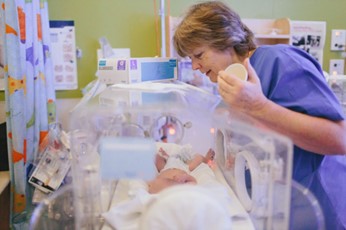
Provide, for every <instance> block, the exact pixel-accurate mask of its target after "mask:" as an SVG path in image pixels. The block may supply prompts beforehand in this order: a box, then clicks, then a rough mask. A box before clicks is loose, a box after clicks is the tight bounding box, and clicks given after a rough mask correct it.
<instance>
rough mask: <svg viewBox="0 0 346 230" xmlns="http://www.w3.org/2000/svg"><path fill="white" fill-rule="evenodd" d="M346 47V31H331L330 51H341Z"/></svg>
mask: <svg viewBox="0 0 346 230" xmlns="http://www.w3.org/2000/svg"><path fill="white" fill-rule="evenodd" d="M345 45H346V30H332V39H331V42H330V50H332V51H343V50H345Z"/></svg>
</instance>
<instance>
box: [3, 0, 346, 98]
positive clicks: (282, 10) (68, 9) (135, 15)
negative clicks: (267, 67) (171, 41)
mask: <svg viewBox="0 0 346 230" xmlns="http://www.w3.org/2000/svg"><path fill="white" fill-rule="evenodd" d="M196 2H199V0H172V1H170V4H169V5H170V14H171V15H172V16H180V15H182V13H183V12H184V11H185V10H186V8H187V7H188V6H189V5H190V4H193V3H196ZM225 2H228V3H229V4H230V6H231V7H232V8H233V9H235V10H236V11H238V13H239V14H240V16H241V17H243V18H273V19H274V18H280V17H288V18H290V19H291V20H306V21H326V22H327V34H326V43H325V49H324V61H323V69H324V70H325V71H328V69H329V59H335V58H337V59H338V58H341V53H340V52H332V51H330V50H329V48H330V33H331V30H332V29H346V16H345V15H346V14H345V12H344V10H345V9H346V1H345V0H332V1H330V0H261V1H259V0H228V1H226V0H225ZM48 4H49V17H50V19H51V20H74V22H75V27H76V46H77V47H79V48H80V49H82V51H83V57H82V58H81V59H79V60H78V62H77V66H78V81H79V84H78V86H79V89H78V90H72V91H58V92H57V97H58V98H71V97H81V96H82V94H81V89H82V88H84V87H85V86H86V85H87V84H88V83H89V82H90V81H92V80H93V79H95V72H96V66H97V60H96V50H97V49H98V48H99V42H98V39H99V38H100V37H102V36H105V37H107V39H108V40H109V42H110V43H111V45H112V46H113V47H114V48H124V47H127V48H130V49H131V55H132V56H134V57H153V56H155V55H159V53H158V51H157V50H156V34H155V11H154V0H94V1H92V0H48ZM156 4H157V8H159V6H160V0H156ZM166 7H167V8H168V0H166ZM158 36H160V35H158ZM158 39H159V41H160V37H158ZM0 100H4V94H3V92H1V93H0Z"/></svg>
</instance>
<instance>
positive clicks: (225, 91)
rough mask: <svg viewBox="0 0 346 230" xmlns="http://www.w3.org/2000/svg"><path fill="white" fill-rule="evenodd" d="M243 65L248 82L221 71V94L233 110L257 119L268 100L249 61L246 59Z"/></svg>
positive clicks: (219, 81) (219, 79) (219, 84)
mask: <svg viewBox="0 0 346 230" xmlns="http://www.w3.org/2000/svg"><path fill="white" fill-rule="evenodd" d="M243 64H244V66H245V68H246V69H247V72H248V80H247V81H243V80H241V79H239V78H238V77H237V76H234V75H231V74H228V73H226V72H225V71H220V72H219V76H218V86H219V94H220V95H221V97H222V99H223V100H224V101H225V103H226V104H228V105H229V106H230V107H231V108H232V109H235V110H238V111H240V112H243V113H246V114H248V115H250V116H254V117H256V113H258V112H260V111H261V109H262V108H263V107H264V106H265V104H266V103H267V102H268V99H267V98H266V97H265V96H264V95H263V93H262V88H261V83H260V80H259V78H258V76H257V73H256V71H255V70H254V69H253V67H252V66H251V64H250V61H249V59H248V58H247V59H245V61H244V63H243Z"/></svg>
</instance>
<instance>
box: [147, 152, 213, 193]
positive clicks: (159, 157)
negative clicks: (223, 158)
mask: <svg viewBox="0 0 346 230" xmlns="http://www.w3.org/2000/svg"><path fill="white" fill-rule="evenodd" d="M214 156H215V152H214V151H213V150H212V149H209V150H208V152H207V154H206V155H205V156H202V155H201V154H194V155H193V156H192V157H187V156H186V154H185V156H184V154H175V155H168V154H167V152H166V151H165V150H164V149H163V148H162V147H160V149H159V151H158V153H157V154H156V159H155V165H156V168H157V170H158V172H159V174H158V176H157V177H156V178H155V179H154V180H152V181H149V182H148V191H149V193H158V192H160V191H161V190H163V189H165V188H167V187H170V186H173V185H177V184H197V180H196V179H195V178H194V177H193V176H191V175H190V173H191V172H192V171H193V170H195V169H196V168H197V167H198V166H199V165H200V164H202V163H205V164H208V163H209V162H210V161H212V160H213V159H214Z"/></svg>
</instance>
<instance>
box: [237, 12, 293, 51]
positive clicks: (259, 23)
mask: <svg viewBox="0 0 346 230" xmlns="http://www.w3.org/2000/svg"><path fill="white" fill-rule="evenodd" d="M242 21H243V22H244V23H245V25H247V26H248V27H249V29H250V30H252V32H253V33H254V34H255V39H256V42H257V45H264V44H269V45H273V44H290V43H291V40H290V39H291V29H290V28H291V22H290V19H288V18H279V19H242Z"/></svg>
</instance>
